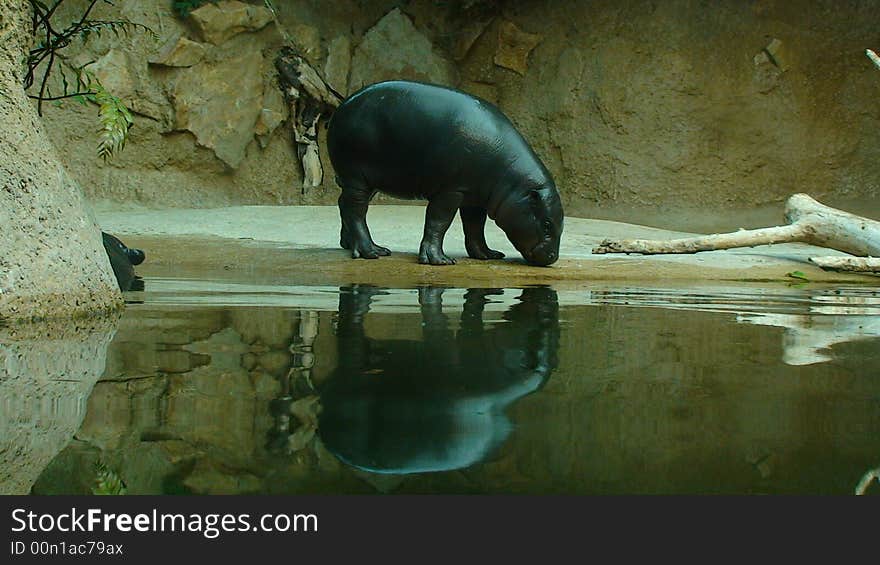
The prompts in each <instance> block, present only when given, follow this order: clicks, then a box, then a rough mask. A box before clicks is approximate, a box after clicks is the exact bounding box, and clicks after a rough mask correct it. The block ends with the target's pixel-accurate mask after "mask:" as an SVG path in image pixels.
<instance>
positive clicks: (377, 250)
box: [343, 241, 391, 259]
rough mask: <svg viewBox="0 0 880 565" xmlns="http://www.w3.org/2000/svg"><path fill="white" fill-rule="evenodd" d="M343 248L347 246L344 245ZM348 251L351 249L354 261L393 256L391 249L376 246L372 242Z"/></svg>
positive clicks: (354, 246)
mask: <svg viewBox="0 0 880 565" xmlns="http://www.w3.org/2000/svg"><path fill="white" fill-rule="evenodd" d="M343 247H345V246H344V245H343ZM346 249H351V258H352V259H378V258H379V257H382V256H385V255H391V250H390V249H388V248H387V247H382V246H381V245H376V244H375V243H373V242H372V241H370V242H367V243H366V244H363V243H361V244H356V245H353V246H352V247H350V248H346Z"/></svg>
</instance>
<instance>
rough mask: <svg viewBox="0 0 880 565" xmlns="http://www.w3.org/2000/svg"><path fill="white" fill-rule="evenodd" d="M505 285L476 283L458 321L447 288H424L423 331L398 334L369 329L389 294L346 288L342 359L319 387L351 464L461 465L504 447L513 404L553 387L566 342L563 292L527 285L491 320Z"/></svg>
mask: <svg viewBox="0 0 880 565" xmlns="http://www.w3.org/2000/svg"><path fill="white" fill-rule="evenodd" d="M501 293H502V291H501V290H499V289H485V288H482V289H477V288H472V289H469V290H468V291H467V292H466V294H465V297H464V306H463V307H462V310H461V315H460V316H461V317H460V320H459V322H458V324H455V322H454V320H452V319H450V318H449V317H448V316H447V315H446V314H445V313H444V312H443V300H442V296H443V289H442V288H437V287H433V288H430V287H425V288H420V289H419V303H420V305H421V314H422V324H421V326H422V332H421V333H422V335H421V336H420V338H419V337H418V336H414V339H407V340H401V339H394V340H389V339H374V338H371V337H370V336H369V335H368V334H367V332H366V330H365V329H364V320H365V318H366V317H367V316H368V315H369V311H370V305H371V303H372V300H373V297H374V296H376V295H379V294H384V292H383V291H382V290H381V289H378V288H374V287H369V286H367V287H365V286H357V285H355V286H351V287H344V288H342V289H340V295H339V317H338V323H337V329H336V344H337V359H338V362H337V366H336V368H335V369H333V370H332V371H331V372H330V373H329V374H328V376H327V378H326V380H325V381H324V382H323V383H321V384H320V385H319V388H318V392H319V394H320V399H321V400H320V402H321V411H320V414H319V417H318V429H317V433H318V435H319V436H320V437H321V441H322V443H323V445H324V447H325V448H326V449H327V450H329V451H330V452H331V453H333V454H334V455H335V456H336V457H338V458H339V459H340V460H342V461H344V462H345V463H346V464H348V465H352V466H354V467H357V468H360V469H363V470H366V471H370V472H373V473H393V474H407V473H424V472H436V471H449V470H452V469H461V468H465V467H469V466H471V465H473V464H475V463H478V462H480V461H484V460H486V459H487V458H491V457H492V456H493V455H494V454H495V453H497V450H498V448H500V447H501V446H502V445H503V444H504V443H505V442H506V441H507V438H508V437H509V436H510V434H511V432H512V430H513V428H514V426H513V424H512V423H511V421H510V419H508V417H507V412H508V409H509V408H510V407H511V406H512V405H513V404H514V403H515V402H517V401H518V400H519V399H520V398H523V397H524V396H527V395H529V394H531V393H533V392H535V391H537V390H539V389H540V388H541V387H543V386H544V384H545V383H546V382H547V380H548V379H549V378H550V376H551V374H552V373H553V371H554V370H555V369H556V367H557V365H558V355H557V352H558V349H559V304H558V298H557V295H556V291H555V290H553V289H551V288H548V287H533V288H527V289H524V290H522V291H521V293H520V296H519V297H518V298H517V300H516V302H515V303H514V304H512V305H511V306H510V307H509V308H508V309H507V311H505V312H504V314H503V318H502V319H503V320H504V323H485V322H484V320H483V312H484V307H485V305H486V304H487V303H488V302H489V301H490V299H491V298H492V295H495V294H501ZM456 327H457V329H456Z"/></svg>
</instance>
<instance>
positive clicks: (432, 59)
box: [348, 8, 455, 92]
mask: <svg viewBox="0 0 880 565" xmlns="http://www.w3.org/2000/svg"><path fill="white" fill-rule="evenodd" d="M454 77H455V71H454V68H453V67H452V65H451V64H450V63H449V62H448V61H447V60H446V59H444V58H443V57H441V56H439V55H438V54H436V53H435V52H434V50H433V47H432V45H431V42H430V40H429V39H428V38H427V37H425V36H424V35H423V34H422V33H421V32H419V31H418V30H417V29H416V28H415V26H413V24H412V22H411V21H410V19H409V18H408V17H407V16H405V15H404V14H403V13H402V12H401V11H400V10H399V9H397V8H395V9H394V10H391V11H390V12H388V14H386V15H385V17H384V18H382V19H381V20H379V23H377V24H376V25H375V26H373V28H372V29H370V31H368V32H367V34H366V35H365V36H364V39H363V40H362V41H361V42H360V44H359V45H358V46H357V47H356V48H355V51H354V57H353V58H352V62H351V78H350V81H349V89H348V90H349V92H354V91H356V90H358V89H360V88H362V87H364V86H366V85H368V84H372V83H374V82H379V81H383V80H390V79H410V80H420V81H424V82H432V83H436V84H445V85H452V84H454V82H455V78H454Z"/></svg>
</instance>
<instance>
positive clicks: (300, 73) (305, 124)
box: [275, 47, 343, 194]
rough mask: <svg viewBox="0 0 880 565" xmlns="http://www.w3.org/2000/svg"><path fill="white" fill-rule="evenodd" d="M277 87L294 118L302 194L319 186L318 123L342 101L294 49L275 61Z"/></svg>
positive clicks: (289, 48)
mask: <svg viewBox="0 0 880 565" xmlns="http://www.w3.org/2000/svg"><path fill="white" fill-rule="evenodd" d="M275 68H276V69H277V70H278V83H279V86H280V87H281V92H282V93H283V94H284V100H285V101H286V102H287V105H288V106H289V107H290V116H291V117H292V118H293V119H292V123H291V126H292V128H293V141H294V143H296V147H297V154H298V156H299V159H300V162H301V163H302V168H303V186H302V190H303V194H305V193H306V191H308V189H310V188H314V187H316V186H320V185H321V182H322V180H323V178H324V169H323V167H322V166H321V158H320V156H319V153H318V120H319V119H320V118H321V115H322V114H325V113H328V112H331V111H332V110H333V109H334V108H336V107H337V106H339V103H340V102H342V99H343V97H342V96H341V95H340V94H339V93H338V92H336V91H335V90H333V89H332V88H331V87H330V86H329V85H328V84H327V83H326V82H325V81H324V79H322V78H321V76H320V75H319V74H318V72H317V71H315V69H314V68H312V66H311V65H310V64H309V63H308V62H307V61H306V60H305V59H304V58H303V57H302V56H300V55H299V54H298V53H297V52H296V50H295V49H293V48H291V47H283V48H282V49H281V51H280V52H279V53H278V56H277V57H276V59H275Z"/></svg>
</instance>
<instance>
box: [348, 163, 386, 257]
mask: <svg viewBox="0 0 880 565" xmlns="http://www.w3.org/2000/svg"><path fill="white" fill-rule="evenodd" d="M337 182H338V180H337ZM340 184H341V183H340ZM341 186H342V194H341V195H340V196H339V215H340V216H341V218H342V229H341V230H340V232H339V245H341V246H342V248H343V249H350V250H351V256H352V257H353V258H355V259H357V258H358V257H363V258H365V259H376V258H377V257H379V256H380V255H391V251H389V250H388V249H387V248H385V247H382V246H381V245H376V243H375V242H374V241H373V238H372V237H371V236H370V228H368V227H367V208H368V207H369V205H370V199H371V198H372V197H373V194H375V191H372V190H369V189H366V188H356V187H354V186H353V185H351V184H341Z"/></svg>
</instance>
